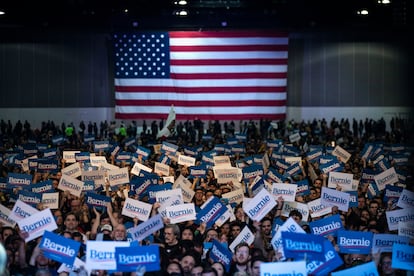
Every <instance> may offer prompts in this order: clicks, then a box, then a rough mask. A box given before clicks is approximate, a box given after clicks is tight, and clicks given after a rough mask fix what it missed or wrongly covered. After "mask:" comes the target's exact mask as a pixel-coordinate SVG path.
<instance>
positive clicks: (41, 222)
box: [18, 209, 57, 242]
mask: <svg viewBox="0 0 414 276" xmlns="http://www.w3.org/2000/svg"><path fill="white" fill-rule="evenodd" d="M18 225H19V228H20V231H22V232H26V233H27V234H28V235H27V237H26V238H25V240H24V241H25V242H28V241H31V240H33V239H36V238H37V237H40V236H42V235H43V233H44V232H45V231H46V230H47V231H53V230H56V229H57V225H56V221H55V218H54V217H53V215H52V212H51V211H50V209H44V210H43V211H39V212H37V213H34V214H33V215H31V216H29V217H27V218H24V219H22V220H20V221H19V222H18Z"/></svg>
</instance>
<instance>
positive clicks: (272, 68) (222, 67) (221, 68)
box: [171, 65, 287, 74]
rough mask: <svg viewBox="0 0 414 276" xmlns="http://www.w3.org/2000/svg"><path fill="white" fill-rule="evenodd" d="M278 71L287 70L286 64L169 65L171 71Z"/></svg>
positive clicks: (186, 72)
mask: <svg viewBox="0 0 414 276" xmlns="http://www.w3.org/2000/svg"><path fill="white" fill-rule="evenodd" d="M257 72H261V73H266V72H267V73H280V72H287V65H243V66H234V65H215V66H213V65H200V66H185V65H183V66H171V73H185V74H189V73H257Z"/></svg>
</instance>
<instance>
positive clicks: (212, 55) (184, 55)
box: [170, 51, 288, 60]
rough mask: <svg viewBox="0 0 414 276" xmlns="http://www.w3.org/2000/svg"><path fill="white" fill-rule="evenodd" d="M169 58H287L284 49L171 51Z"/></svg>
mask: <svg viewBox="0 0 414 276" xmlns="http://www.w3.org/2000/svg"><path fill="white" fill-rule="evenodd" d="M170 58H171V60H187V59H190V60H192V59H195V60H203V59H211V60H220V59H228V60H232V59H235V60H238V59H287V58H288V52H286V51H279V52H278V51H272V52H270V51H252V52H249V51H245V52H171V53H170Z"/></svg>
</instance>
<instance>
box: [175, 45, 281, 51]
mask: <svg viewBox="0 0 414 276" xmlns="http://www.w3.org/2000/svg"><path fill="white" fill-rule="evenodd" d="M287 50H288V45H211V46H209V45H207V46H206V45H193V46H170V51H171V52H258V51H267V52H269V51H273V52H275V51H287Z"/></svg>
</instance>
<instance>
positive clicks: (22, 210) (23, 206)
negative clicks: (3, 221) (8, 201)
mask: <svg viewBox="0 0 414 276" xmlns="http://www.w3.org/2000/svg"><path fill="white" fill-rule="evenodd" d="M37 212H39V210H37V209H36V208H34V207H32V206H31V205H30V204H27V203H25V202H24V201H21V200H19V199H18V200H17V201H16V203H15V204H14V206H13V209H12V210H11V212H10V219H12V220H14V221H20V220H21V219H24V218H27V217H30V216H31V215H33V214H35V213H37Z"/></svg>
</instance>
